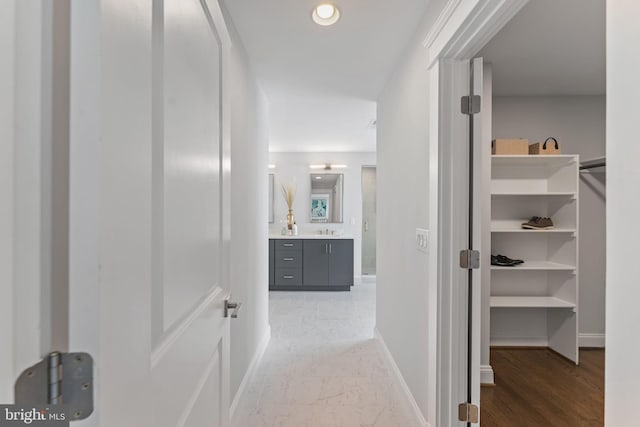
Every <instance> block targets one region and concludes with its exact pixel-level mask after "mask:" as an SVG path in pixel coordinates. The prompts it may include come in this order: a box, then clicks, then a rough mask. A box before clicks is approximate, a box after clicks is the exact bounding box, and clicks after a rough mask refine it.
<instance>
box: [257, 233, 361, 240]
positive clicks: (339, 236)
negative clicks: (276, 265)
mask: <svg viewBox="0 0 640 427" xmlns="http://www.w3.org/2000/svg"><path fill="white" fill-rule="evenodd" d="M269 238H270V239H351V240H353V236H349V235H347V234H298V235H297V236H288V235H285V236H283V235H282V234H270V235H269Z"/></svg>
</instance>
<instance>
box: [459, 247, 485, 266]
mask: <svg viewBox="0 0 640 427" xmlns="http://www.w3.org/2000/svg"><path fill="white" fill-rule="evenodd" d="M460 267H461V268H466V269H467V270H472V269H476V268H480V251H474V250H473V249H464V250H462V251H460Z"/></svg>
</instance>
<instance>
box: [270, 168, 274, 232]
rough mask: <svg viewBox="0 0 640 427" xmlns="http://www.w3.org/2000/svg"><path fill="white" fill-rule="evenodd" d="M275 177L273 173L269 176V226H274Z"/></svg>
mask: <svg viewBox="0 0 640 427" xmlns="http://www.w3.org/2000/svg"><path fill="white" fill-rule="evenodd" d="M274 178H275V177H274V175H273V174H272V173H270V174H269V224H273V217H274V214H273V194H274V192H273V185H274Z"/></svg>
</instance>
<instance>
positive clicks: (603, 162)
mask: <svg viewBox="0 0 640 427" xmlns="http://www.w3.org/2000/svg"><path fill="white" fill-rule="evenodd" d="M606 166H607V159H606V158H605V157H600V158H597V159H593V160H586V161H584V162H582V163H581V164H580V170H587V169H595V168H601V167H606Z"/></svg>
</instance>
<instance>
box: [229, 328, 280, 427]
mask: <svg viewBox="0 0 640 427" xmlns="http://www.w3.org/2000/svg"><path fill="white" fill-rule="evenodd" d="M270 340H271V325H269V326H268V327H267V330H266V332H265V333H264V336H263V337H262V341H260V344H259V345H258V348H257V349H256V352H255V354H254V355H253V358H252V359H251V363H249V367H248V368H247V372H245V374H244V377H243V378H242V382H241V383H240V387H238V392H237V393H236V395H235V397H234V398H233V402H232V403H231V408H230V410H229V412H230V414H231V418H232V419H233V417H234V416H235V414H236V409H238V404H239V403H240V402H241V401H242V398H243V397H244V394H245V393H246V391H247V386H248V385H249V383H251V380H253V377H254V376H255V375H256V372H258V366H260V361H261V360H262V356H264V352H265V351H266V350H267V346H268V345H269V341H270Z"/></svg>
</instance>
